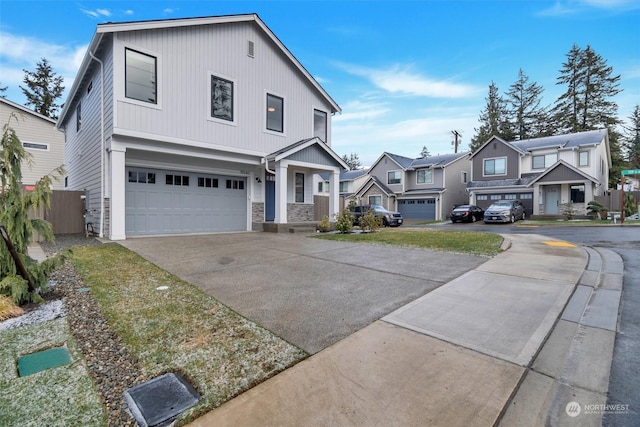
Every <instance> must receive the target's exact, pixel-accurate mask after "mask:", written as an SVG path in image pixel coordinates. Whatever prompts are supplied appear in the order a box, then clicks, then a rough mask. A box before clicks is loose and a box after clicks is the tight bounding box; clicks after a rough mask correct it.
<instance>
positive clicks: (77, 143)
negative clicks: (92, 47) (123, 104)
mask: <svg viewBox="0 0 640 427" xmlns="http://www.w3.org/2000/svg"><path fill="white" fill-rule="evenodd" d="M103 52H104V53H103V55H100V56H99V57H100V59H101V60H102V61H103V62H104V79H105V91H104V126H105V135H104V137H105V140H106V141H107V142H108V141H109V139H110V136H111V129H112V128H111V123H112V117H113V115H112V112H111V108H109V107H110V105H111V103H112V102H113V95H112V90H111V87H112V80H113V73H112V72H111V70H112V68H113V67H112V63H113V59H112V56H111V49H106V50H104V51H103ZM89 85H91V91H90V92H89V91H88V87H89ZM101 86H102V76H101V74H100V65H99V64H98V63H97V62H96V61H93V62H92V64H91V67H90V68H89V70H88V78H85V81H84V82H83V85H82V86H81V87H80V88H79V90H78V92H77V96H76V97H75V98H74V99H73V101H72V102H73V105H72V106H71V110H70V111H71V112H72V113H71V114H69V115H68V116H67V120H66V122H65V123H64V128H65V136H66V142H65V151H64V152H65V169H66V172H67V188H66V189H67V190H85V191H86V195H87V209H89V210H90V215H92V216H93V218H91V220H92V221H93V223H94V226H95V229H96V230H98V227H99V210H100V207H101V200H100V195H101V188H100V187H101V181H100V180H101V177H100V171H101V165H100V162H101V157H100V151H101V145H102V144H101V138H102V135H101V126H102V123H101V108H100V105H101V102H103V100H102V87H101ZM78 103H81V105H82V107H81V111H82V113H81V114H82V124H81V127H80V130H79V131H77V130H76V114H77V105H78ZM105 145H106V143H105ZM105 158H106V154H105ZM105 197H108V194H107V195H105Z"/></svg>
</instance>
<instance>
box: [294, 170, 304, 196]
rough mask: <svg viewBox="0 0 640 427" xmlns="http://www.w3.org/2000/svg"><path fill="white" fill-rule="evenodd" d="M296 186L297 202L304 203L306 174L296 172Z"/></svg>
mask: <svg viewBox="0 0 640 427" xmlns="http://www.w3.org/2000/svg"><path fill="white" fill-rule="evenodd" d="M295 186H296V199H295V200H296V203H304V174H303V173H300V172H296V177H295Z"/></svg>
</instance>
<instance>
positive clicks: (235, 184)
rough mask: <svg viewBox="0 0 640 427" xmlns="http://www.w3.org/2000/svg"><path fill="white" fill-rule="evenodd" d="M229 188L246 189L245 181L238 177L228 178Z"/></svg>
mask: <svg viewBox="0 0 640 427" xmlns="http://www.w3.org/2000/svg"><path fill="white" fill-rule="evenodd" d="M227 188H228V189H231V190H244V181H242V180H238V179H228V180H227Z"/></svg>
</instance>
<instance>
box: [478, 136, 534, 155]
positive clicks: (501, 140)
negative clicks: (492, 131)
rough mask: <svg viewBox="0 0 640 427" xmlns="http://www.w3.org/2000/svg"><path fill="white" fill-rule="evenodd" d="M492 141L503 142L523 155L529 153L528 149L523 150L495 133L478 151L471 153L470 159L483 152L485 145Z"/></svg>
mask: <svg viewBox="0 0 640 427" xmlns="http://www.w3.org/2000/svg"><path fill="white" fill-rule="evenodd" d="M492 142H499V143H501V144H504V145H506V146H507V147H509V148H511V149H512V150H513V151H515V152H517V153H519V154H521V155H525V154H527V153H526V151H523V150H522V149H521V148H519V147H517V146H515V145H514V144H512V143H510V142H507V141H505V140H504V139H502V138H500V137H498V136H495V135H493V136H492V137H491V138H489V139H488V140H487V142H485V143H484V144H482V145H481V146H480V148H478V149H477V150H476V151H474V152H473V153H471V155H470V156H469V160H471V159H473V158H474V157H475V156H476V154H478V153H479V152H481V151H482V150H483V149H484V147H486V146H487V145H489V144H491V143H492Z"/></svg>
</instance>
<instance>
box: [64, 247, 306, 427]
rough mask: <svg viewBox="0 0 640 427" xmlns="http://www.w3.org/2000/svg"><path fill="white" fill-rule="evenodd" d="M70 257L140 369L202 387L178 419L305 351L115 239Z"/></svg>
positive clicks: (256, 380)
mask: <svg viewBox="0 0 640 427" xmlns="http://www.w3.org/2000/svg"><path fill="white" fill-rule="evenodd" d="M70 259H71V262H72V263H73V264H74V266H75V267H76V270H77V271H78V273H79V274H80V275H81V276H83V280H84V284H85V286H87V287H88V288H90V289H91V293H92V295H93V297H94V299H95V301H96V303H97V304H98V306H99V307H100V310H101V312H102V314H103V316H104V317H105V318H106V319H107V321H108V322H109V324H110V325H111V327H112V328H113V330H114V331H115V333H116V334H117V335H118V336H119V337H120V339H121V340H122V342H123V343H124V345H125V346H126V347H127V350H128V351H129V352H130V353H131V354H132V355H133V357H135V358H137V361H138V363H139V364H140V366H141V367H142V369H143V370H144V374H145V375H147V376H148V377H152V376H157V375H161V374H164V373H168V372H178V373H181V374H182V375H183V376H184V377H185V378H187V379H188V380H189V381H190V382H191V383H192V384H193V386H194V387H195V388H196V389H197V391H198V392H199V393H200V395H201V397H202V399H201V401H200V402H199V403H198V404H197V405H196V406H194V407H193V408H191V409H189V410H187V411H186V412H185V413H183V414H182V415H181V416H180V418H179V420H178V425H181V424H184V423H186V422H188V421H191V420H193V419H195V418H196V417H198V416H200V415H202V414H204V413H206V412H208V411H210V410H212V409H214V408H216V407H218V406H220V405H221V404H222V403H224V402H226V401H227V400H229V399H231V398H232V397H234V396H236V395H238V394H240V393H242V392H243V391H245V390H247V389H249V388H251V387H253V386H255V385H256V384H258V383H260V382H263V381H264V380H266V379H268V378H270V377H271V376H273V375H275V374H277V373H278V372H280V371H282V370H284V369H286V368H288V367H289V366H292V365H293V364H295V363H297V362H299V361H300V360H302V359H304V358H306V357H307V356H308V355H307V354H306V353H305V352H304V351H302V350H301V349H299V348H297V347H295V346H293V345H291V344H290V343H288V342H286V341H284V340H282V339H281V338H279V337H277V336H276V335H274V334H273V333H271V332H269V331H268V330H266V329H264V328H262V327H260V326H258V325H256V324H255V323H253V322H251V321H249V320H247V319H246V318H244V317H242V316H240V315H239V314H237V313H236V312H234V311H233V310H231V309H230V308H228V307H226V306H225V305H223V304H221V303H220V302H218V301H217V300H215V299H214V298H212V297H210V296H209V295H207V294H206V293H204V292H203V291H201V290H199V289H198V288H196V287H195V286H193V285H191V284H189V283H187V282H184V281H182V280H180V279H179V278H177V277H176V276H173V275H171V274H169V273H168V272H166V271H165V270H162V269H160V268H158V267H157V266H155V265H154V264H152V263H150V262H148V261H146V260H145V259H144V258H142V257H140V256H139V255H137V254H136V253H134V252H131V251H129V250H128V249H126V248H124V247H122V246H120V245H116V244H110V245H104V246H101V247H82V248H77V249H74V251H73V254H72V255H71V258H70ZM164 287H167V288H166V289H163V288H164ZM159 288H160V289H159Z"/></svg>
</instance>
